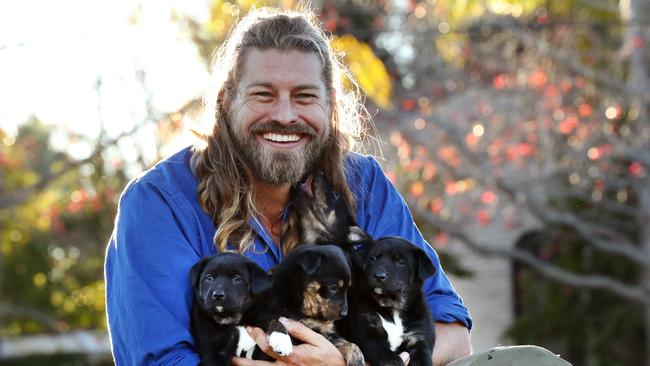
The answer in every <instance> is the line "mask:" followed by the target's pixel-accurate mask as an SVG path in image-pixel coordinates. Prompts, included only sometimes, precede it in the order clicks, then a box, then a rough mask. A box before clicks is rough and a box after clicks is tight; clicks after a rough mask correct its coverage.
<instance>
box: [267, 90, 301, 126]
mask: <svg viewBox="0 0 650 366" xmlns="http://www.w3.org/2000/svg"><path fill="white" fill-rule="evenodd" d="M270 117H271V119H273V120H274V121H276V122H278V123H281V124H286V125H288V124H291V123H294V122H296V120H297V119H298V116H297V114H296V108H295V106H294V105H293V104H292V102H291V97H290V96H280V97H279V98H278V99H277V100H276V102H275V103H274V106H273V108H272V110H271V116H270Z"/></svg>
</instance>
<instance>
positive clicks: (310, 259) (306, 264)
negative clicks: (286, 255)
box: [296, 251, 323, 275]
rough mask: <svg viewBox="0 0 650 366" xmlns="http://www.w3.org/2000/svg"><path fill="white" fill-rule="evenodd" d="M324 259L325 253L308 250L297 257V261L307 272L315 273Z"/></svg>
mask: <svg viewBox="0 0 650 366" xmlns="http://www.w3.org/2000/svg"><path fill="white" fill-rule="evenodd" d="M322 261H323V253H319V252H312V251H306V252H303V253H302V254H300V256H299V257H298V258H296V263H298V265H299V266H300V268H302V270H303V271H305V273H306V274H308V275H310V274H314V273H315V272H316V271H317V270H318V268H320V265H321V262H322Z"/></svg>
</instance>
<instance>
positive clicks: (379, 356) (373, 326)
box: [336, 237, 435, 366]
mask: <svg viewBox="0 0 650 366" xmlns="http://www.w3.org/2000/svg"><path fill="white" fill-rule="evenodd" d="M352 260H353V263H355V265H354V270H355V274H354V279H355V285H354V287H353V288H352V289H351V291H350V294H349V305H350V312H349V315H348V316H347V317H346V318H344V319H342V320H341V321H338V322H336V328H337V330H339V332H340V334H341V335H343V336H344V337H345V338H346V339H348V340H349V341H351V342H354V343H356V344H357V345H358V346H359V347H360V348H361V350H362V352H363V354H364V356H365V359H366V361H367V362H368V363H369V364H370V365H373V366H377V365H400V366H401V365H403V362H402V360H401V359H400V357H399V356H398V355H399V354H400V353H401V352H404V351H406V352H408V353H409V355H410V362H409V365H410V366H414V365H431V352H432V350H433V346H434V343H435V333H434V328H433V325H434V323H433V319H432V317H431V313H430V312H429V307H428V306H427V304H426V302H425V300H424V295H423V293H422V283H423V281H424V280H425V279H426V278H428V277H430V276H432V275H433V274H434V273H435V267H434V266H433V263H431V260H430V259H429V257H427V255H426V254H425V252H424V251H423V250H421V249H420V248H418V247H416V246H415V245H414V244H413V243H411V242H409V241H408V240H405V239H402V238H396V237H387V238H382V239H379V240H377V241H372V242H370V243H368V244H367V245H365V246H363V247H362V248H360V249H359V250H357V251H355V252H354V253H352Z"/></svg>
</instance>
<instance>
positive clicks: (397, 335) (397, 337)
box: [377, 310, 404, 351]
mask: <svg viewBox="0 0 650 366" xmlns="http://www.w3.org/2000/svg"><path fill="white" fill-rule="evenodd" d="M377 315H379V314H377ZM379 319H381V325H382V327H384V330H385V331H386V334H388V345H389V346H390V350H391V351H395V350H396V349H397V347H399V345H400V344H402V337H404V326H403V325H402V319H401V318H400V317H399V313H398V312H397V310H395V311H393V321H392V322H389V321H386V319H384V318H383V317H382V316H381V315H379Z"/></svg>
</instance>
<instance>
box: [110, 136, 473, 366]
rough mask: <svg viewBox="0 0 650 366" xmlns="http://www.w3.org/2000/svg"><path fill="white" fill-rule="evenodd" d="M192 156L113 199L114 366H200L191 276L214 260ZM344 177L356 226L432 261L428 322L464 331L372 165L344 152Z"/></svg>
mask: <svg viewBox="0 0 650 366" xmlns="http://www.w3.org/2000/svg"><path fill="white" fill-rule="evenodd" d="M190 157H191V150H190V148H185V149H183V150H181V151H180V152H178V153H176V154H175V155H173V156H171V157H170V158H168V159H166V160H163V161H161V162H160V163H158V164H157V165H156V166H154V167H153V168H151V169H150V170H148V171H146V172H145V173H143V174H142V175H141V176H140V177H138V178H136V179H134V180H133V181H131V182H130V183H129V184H128V186H127V187H126V188H125V190H124V192H123V193H122V196H121V198H120V204H119V208H118V213H117V218H116V220H115V228H114V230H113V234H112V235H111V238H110V242H109V244H108V248H107V251H106V263H105V277H106V307H107V316H108V327H109V331H110V336H111V347H112V352H113V357H114V359H115V362H116V364H117V365H145V364H146V365H159V364H160V365H168V364H169V365H171V364H173V365H193V366H194V365H197V364H199V362H200V360H199V357H198V355H197V354H196V353H195V351H194V349H193V345H194V342H193V340H192V336H191V334H190V309H191V306H192V301H193V294H192V288H191V286H190V280H189V271H190V268H191V267H192V265H194V264H195V263H196V262H197V261H198V260H199V259H200V258H201V257H204V256H209V255H214V254H215V253H216V249H215V246H214V243H213V236H214V233H215V231H216V227H215V225H214V223H213V222H212V220H211V219H210V217H209V216H208V215H207V214H206V213H205V211H203V209H202V208H201V207H200V204H199V202H198V199H197V189H198V181H197V179H196V177H195V176H194V175H193V174H192V171H191V168H190ZM346 176H347V179H348V184H349V186H350V189H351V190H352V192H353V194H354V196H355V198H356V206H357V207H356V209H357V212H356V213H357V215H356V219H357V224H358V225H359V226H360V227H361V228H362V229H364V230H366V231H367V232H368V233H369V234H370V235H371V236H372V237H373V238H376V239H377V238H381V237H385V236H400V237H403V238H406V239H408V240H410V241H412V242H413V243H415V245H417V246H419V247H420V248H422V249H424V250H425V251H426V253H427V254H428V255H429V257H430V258H431V260H432V261H433V263H434V265H435V266H436V269H437V272H436V274H435V275H434V276H433V277H431V278H429V279H428V280H427V281H426V282H425V284H424V287H423V290H424V293H425V296H426V298H427V301H428V304H429V307H430V308H431V313H432V315H433V317H434V319H436V320H437V321H441V322H456V321H458V322H462V323H464V324H465V325H466V326H467V327H468V329H469V328H471V319H470V317H469V313H468V311H467V309H466V307H465V306H464V305H463V302H462V300H461V299H460V297H459V296H458V295H457V294H456V292H455V290H454V288H453V287H452V285H451V283H450V282H449V279H448V278H447V276H446V275H445V274H444V272H443V271H442V269H441V268H440V261H439V259H438V256H437V254H436V253H435V252H434V250H433V249H432V248H431V247H430V246H429V244H428V243H427V242H426V241H425V240H424V238H423V237H422V235H421V234H420V232H419V230H418V229H417V227H416V226H415V224H414V223H413V218H412V216H411V214H410V212H409V210H408V207H407V206H406V204H405V202H404V200H403V198H402V197H401V195H400V194H399V193H398V192H397V191H396V190H395V188H394V187H393V185H392V184H391V183H390V181H389V180H388V179H387V178H386V176H385V175H384V173H383V171H382V170H381V167H380V166H379V164H378V163H377V161H376V160H375V159H374V158H372V157H368V156H361V155H358V154H351V155H350V156H349V157H348V158H347V160H346ZM224 183H225V184H227V182H224ZM251 225H252V226H253V228H254V229H255V231H256V233H257V238H256V241H255V244H254V248H252V249H251V250H249V251H248V252H246V255H247V256H248V257H250V258H252V259H253V260H254V261H255V262H257V263H258V264H259V265H260V266H261V267H262V268H264V269H267V270H268V269H269V268H271V267H273V266H275V265H276V264H278V263H279V262H280V261H281V260H282V251H281V250H280V248H278V247H277V246H276V245H275V244H274V242H273V240H272V239H271V236H270V235H269V233H268V232H267V230H266V229H265V228H264V227H263V226H262V225H260V224H259V223H257V222H256V221H254V222H251Z"/></svg>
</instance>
